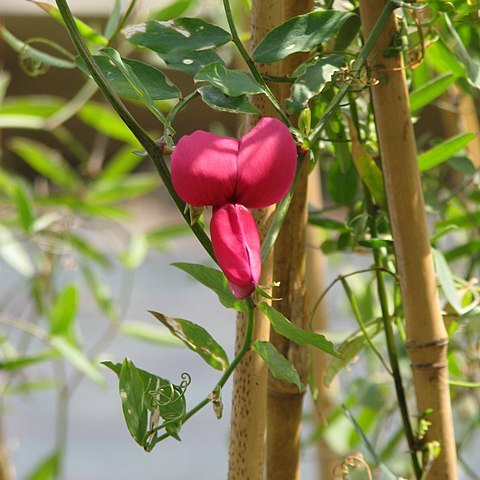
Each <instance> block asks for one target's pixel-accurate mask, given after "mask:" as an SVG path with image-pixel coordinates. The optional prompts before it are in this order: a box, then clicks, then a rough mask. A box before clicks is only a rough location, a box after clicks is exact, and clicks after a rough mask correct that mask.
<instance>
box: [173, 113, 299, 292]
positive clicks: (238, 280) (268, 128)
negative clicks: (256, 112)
mask: <svg viewBox="0 0 480 480" xmlns="http://www.w3.org/2000/svg"><path fill="white" fill-rule="evenodd" d="M296 159H297V150H296V146H295V142H294V141H293V139H292V136H291V135H290V132H289V130H288V128H287V127H286V126H285V125H284V124H283V123H282V122H280V121H279V120H276V119H274V118H268V117H265V118H262V119H261V120H260V122H258V124H257V125H256V126H255V127H254V128H253V129H252V130H251V131H250V132H248V133H247V134H246V135H244V136H243V137H242V138H241V139H240V140H237V139H235V138H230V137H220V136H218V135H214V134H213V133H208V132H203V131H196V132H194V133H192V134H191V135H186V136H184V137H182V138H181V139H180V141H179V142H178V144H177V146H176V147H175V149H174V151H173V154H172V182H173V186H174V188H175V190H176V192H177V193H178V195H179V197H180V198H181V199H182V200H183V201H185V202H186V203H189V204H190V205H193V206H197V207H199V206H204V205H212V206H213V207H214V209H213V216H212V221H211V224H210V233H211V236H212V245H213V249H214V252H215V255H216V257H217V260H218V263H219V265H220V268H221V269H222V271H223V273H224V274H225V276H226V277H227V279H228V281H229V284H230V287H231V289H232V292H233V294H234V295H235V296H236V297H237V298H245V297H247V296H248V295H250V293H252V292H253V290H254V289H255V287H256V285H257V284H258V280H259V278H260V271H261V257H260V239H259V236H258V230H257V227H256V224H255V220H254V219H253V217H252V215H251V213H250V212H249V211H248V210H247V208H264V207H267V206H269V205H272V204H274V203H277V202H278V201H280V200H281V199H282V198H283V197H284V196H285V194H286V193H287V192H288V190H289V189H290V186H291V185H292V182H293V179H294V177H295V170H296V165H297V162H296Z"/></svg>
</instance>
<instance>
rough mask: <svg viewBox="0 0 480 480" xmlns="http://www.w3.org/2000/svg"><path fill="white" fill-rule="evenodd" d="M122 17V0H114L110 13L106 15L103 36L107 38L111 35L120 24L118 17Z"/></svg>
mask: <svg viewBox="0 0 480 480" xmlns="http://www.w3.org/2000/svg"><path fill="white" fill-rule="evenodd" d="M121 17H122V0H115V5H114V6H113V10H112V13H111V15H110V16H109V17H108V20H107V24H106V25H105V32H104V35H105V38H108V39H109V40H110V39H111V38H112V37H113V35H114V34H115V32H116V31H117V28H118V26H119V25H120V19H121Z"/></svg>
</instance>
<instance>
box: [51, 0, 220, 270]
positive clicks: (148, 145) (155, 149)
mask: <svg viewBox="0 0 480 480" xmlns="http://www.w3.org/2000/svg"><path fill="white" fill-rule="evenodd" d="M55 1H56V4H57V7H58V9H59V11H60V13H61V15H62V18H63V21H64V23H65V26H66V28H67V31H68V33H69V35H70V38H71V39H72V42H73V44H74V45H75V48H76V49H77V52H78V54H79V55H80V57H81V58H82V59H83V61H84V62H85V65H86V66H87V68H88V71H89V72H90V75H91V76H92V78H93V80H94V81H95V83H96V84H97V85H98V88H99V89H100V90H101V92H102V93H103V94H104V95H105V97H106V99H107V100H108V101H109V103H110V104H111V105H112V107H113V108H114V109H115V111H116V112H117V113H118V115H119V116H120V118H121V119H122V120H123V122H124V123H125V125H126V126H127V127H128V128H129V129H130V131H131V132H132V133H133V134H134V135H135V137H136V138H137V140H138V141H139V142H140V144H141V145H142V147H143V148H144V149H145V151H146V152H147V154H148V156H149V157H150V159H151V160H152V162H153V164H154V165H155V168H156V170H157V172H158V174H159V175H160V178H161V179H162V181H163V183H164V185H165V188H166V189H167V191H168V193H169V195H170V197H171V198H172V200H173V201H174V202H175V205H176V206H177V208H178V210H179V211H180V213H181V214H182V216H183V218H184V219H185V221H186V222H187V223H188V224H189V225H190V216H189V214H188V212H187V211H186V209H185V202H183V201H182V200H181V199H180V197H179V196H178V195H177V193H176V192H175V190H174V188H173V185H172V179H171V177H170V171H169V170H168V167H167V165H166V163H165V160H164V158H163V153H162V147H161V146H160V145H157V143H156V142H154V141H153V140H152V139H151V138H150V137H149V135H148V134H147V133H146V132H145V130H144V129H143V128H142V127H141V126H140V125H139V124H138V122H137V121H136V120H135V118H134V117H133V116H132V115H131V113H130V112H129V111H128V110H127V108H126V107H125V105H124V104H123V102H122V101H121V100H120V97H119V96H118V95H117V94H116V93H115V92H114V91H113V90H112V88H111V87H110V85H109V83H108V81H107V79H106V78H105V77H104V75H103V73H102V72H101V70H100V69H99V67H98V65H97V63H96V62H95V60H94V58H93V57H92V55H91V53H90V51H89V50H88V48H87V46H86V45H85V42H84V41H83V38H82V36H81V35H80V32H79V31H78V28H77V25H76V23H75V20H74V18H73V15H72V12H71V11H70V8H69V6H68V3H67V1H66V0H55ZM190 228H191V229H192V231H193V233H194V234H195V236H196V237H197V238H198V240H199V241H200V243H201V244H202V246H203V247H204V248H205V250H206V251H207V252H208V254H209V255H210V256H211V257H212V258H213V259H214V260H215V254H214V252H213V248H212V243H211V241H210V239H209V238H208V236H207V234H206V233H205V232H204V231H203V229H202V228H201V227H200V225H199V224H198V223H196V224H194V225H190Z"/></svg>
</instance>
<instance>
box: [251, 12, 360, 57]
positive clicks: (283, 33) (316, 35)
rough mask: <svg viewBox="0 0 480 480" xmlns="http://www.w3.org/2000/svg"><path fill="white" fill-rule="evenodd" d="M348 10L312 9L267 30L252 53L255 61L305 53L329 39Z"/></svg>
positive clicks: (336, 30) (341, 22)
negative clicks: (313, 10)
mask: <svg viewBox="0 0 480 480" xmlns="http://www.w3.org/2000/svg"><path fill="white" fill-rule="evenodd" d="M352 15H353V14H352V13H350V12H338V11H316V12H312V13H308V14H306V15H299V16H297V17H294V18H292V19H290V20H288V21H287V22H285V23H284V24H282V25H280V26H279V27H277V28H274V29H273V30H272V31H271V32H269V33H268V34H267V35H266V37H265V38H264V39H263V40H262V41H261V42H260V44H259V45H258V46H257V48H256V49H255V51H254V52H253V59H254V60H255V61H256V62H259V63H273V62H278V61H279V60H282V59H283V58H285V57H288V55H291V54H292V53H296V52H308V51H310V50H313V49H315V48H316V47H318V46H319V45H320V44H322V43H323V42H326V41H327V40H330V39H331V38H332V37H333V36H334V35H335V34H336V33H337V32H338V30H339V29H340V27H341V26H342V25H343V23H344V22H345V21H346V20H347V19H348V18H350V17H351V16H352Z"/></svg>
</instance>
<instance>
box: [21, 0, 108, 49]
mask: <svg viewBox="0 0 480 480" xmlns="http://www.w3.org/2000/svg"><path fill="white" fill-rule="evenodd" d="M30 1H31V2H32V3H34V4H35V5H37V6H39V7H40V8H41V9H42V10H43V11H45V12H47V13H48V14H49V15H50V16H51V17H52V18H54V19H55V20H56V21H57V22H59V23H61V24H63V25H64V21H63V18H62V14H61V13H60V11H59V10H58V8H57V7H55V6H54V5H52V4H51V3H48V2H43V1H42V0H30ZM75 24H76V25H77V28H78V31H79V32H80V35H81V36H82V37H83V38H84V39H85V40H87V41H89V42H92V43H95V44H96V45H107V43H108V40H107V39H106V38H105V37H104V36H103V35H100V34H99V33H98V32H96V31H95V30H94V29H93V28H92V27H90V26H89V25H87V24H86V23H85V22H82V20H79V19H78V18H75Z"/></svg>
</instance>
